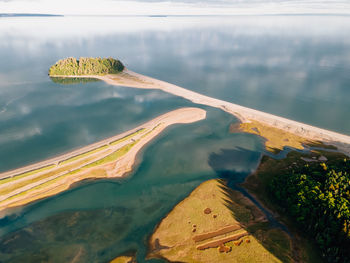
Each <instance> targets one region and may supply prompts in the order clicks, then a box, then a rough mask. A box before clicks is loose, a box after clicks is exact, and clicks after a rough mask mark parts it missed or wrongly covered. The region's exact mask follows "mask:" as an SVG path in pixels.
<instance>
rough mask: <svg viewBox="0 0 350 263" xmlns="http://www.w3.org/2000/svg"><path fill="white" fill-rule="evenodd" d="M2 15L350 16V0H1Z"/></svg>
mask: <svg viewBox="0 0 350 263" xmlns="http://www.w3.org/2000/svg"><path fill="white" fill-rule="evenodd" d="M0 13H45V14H63V15H250V14H350V0H138V1H128V0H0Z"/></svg>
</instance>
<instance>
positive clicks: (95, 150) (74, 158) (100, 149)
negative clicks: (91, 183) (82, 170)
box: [59, 145, 108, 165]
mask: <svg viewBox="0 0 350 263" xmlns="http://www.w3.org/2000/svg"><path fill="white" fill-rule="evenodd" d="M106 148H108V145H103V146H101V147H98V148H96V149H94V150H92V151H88V152H86V153H83V154H79V155H76V156H74V157H72V158H69V159H67V160H64V161H62V162H60V163H59V164H60V165H64V164H67V163H70V162H73V161H76V160H79V159H81V158H84V157H86V156H89V155H91V154H94V153H97V152H99V151H102V150H104V149H106Z"/></svg>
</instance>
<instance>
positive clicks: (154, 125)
mask: <svg viewBox="0 0 350 263" xmlns="http://www.w3.org/2000/svg"><path fill="white" fill-rule="evenodd" d="M205 117H206V112H205V111H204V110H203V109H199V108H181V109H177V110H174V111H171V112H168V113H166V114H163V115H161V116H159V117H157V118H155V119H153V120H151V121H148V122H146V123H144V124H142V125H140V126H138V127H136V128H135V129H132V130H130V131H128V132H125V133H122V134H119V135H117V136H113V137H111V138H108V139H105V140H103V141H100V142H97V143H94V144H91V145H88V146H86V147H83V148H80V149H78V150H76V151H73V152H69V153H67V154H64V155H61V156H58V157H55V158H52V159H49V160H46V161H43V162H40V163H36V164H33V165H29V166H26V167H22V168H19V169H16V170H12V171H8V172H5V173H2V174H0V178H1V180H0V211H1V210H4V209H6V208H8V207H13V206H19V205H23V204H27V203H29V202H31V201H34V200H37V199H41V198H44V197H47V196H50V195H53V194H56V193H59V192H61V191H64V190H66V189H68V188H69V186H70V185H72V184H73V183H75V182H78V181H80V180H83V179H87V178H106V177H120V176H123V175H124V174H126V173H128V172H130V171H131V170H132V166H133V164H134V163H135V159H136V155H137V153H138V152H139V151H140V149H141V148H142V147H143V146H144V145H146V144H147V143H148V142H150V141H151V140H152V139H153V138H154V137H156V136H157V135H158V134H159V133H161V132H162V131H163V130H164V129H165V128H166V127H168V126H169V125H172V124H180V123H192V122H195V121H199V120H202V119H204V118H205Z"/></svg>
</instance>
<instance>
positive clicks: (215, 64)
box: [0, 16, 350, 262]
mask: <svg viewBox="0 0 350 263" xmlns="http://www.w3.org/2000/svg"><path fill="white" fill-rule="evenodd" d="M305 24H307V25H308V27H305V26H304V25H305ZM349 29H350V18H349V17H346V16H344V17H332V16H327V17H317V16H316V17H315V16H313V17H307V16H300V17H294V16H290V17H282V16H272V17H268V16H267V17H225V18H223V17H221V18H220V17H153V18H150V17H124V18H118V17H105V18H103V17H100V18H98V17H96V18H91V17H90V18H86V17H78V18H77V17H65V18H1V19H0V58H1V59H0V171H5V170H7V169H12V168H15V167H18V166H22V165H25V164H28V163H32V162H36V161H39V160H42V159H46V158H49V157H52V156H54V155H57V154H61V153H63V152H67V151H69V150H72V149H74V148H77V147H80V146H83V145H86V144H89V143H92V142H95V141H97V140H101V139H103V138H106V137H109V136H112V135H114V134H118V133H120V132H123V131H126V130H128V129H131V128H134V127H135V126H137V125H139V124H141V123H143V122H145V121H147V120H150V119H152V118H154V117H156V116H158V115H160V114H162V113H165V112H167V111H170V110H172V109H176V108H179V107H182V106H193V105H194V104H192V103H190V102H187V101H186V100H184V99H181V98H177V97H174V96H172V95H169V94H166V93H164V92H161V91H155V90H138V89H131V88H124V87H112V86H109V85H107V84H105V83H103V82H91V83H87V84H76V85H61V84H57V83H54V82H52V81H51V80H50V79H49V78H48V76H47V70H48V68H49V66H50V65H51V64H53V63H54V62H55V61H57V60H58V59H60V58H63V57H67V56H76V57H79V56H101V57H104V56H112V57H117V58H120V59H121V60H122V61H123V62H124V63H125V64H126V66H127V67H128V68H130V69H131V70H134V71H136V72H139V73H142V74H146V75H149V76H152V77H156V78H159V79H162V80H165V81H169V82H171V83H175V84H178V85H180V86H183V87H185V88H188V89H191V90H195V91H198V92H201V93H203V94H206V95H210V96H214V97H216V98H220V99H224V100H227V101H231V102H234V103H238V104H242V105H245V106H248V107H252V108H255V109H259V110H263V111H267V112H271V113H273V114H277V115H281V116H284V117H288V118H292V119H295V120H298V121H302V122H307V123H309V124H312V125H317V126H320V127H323V128H328V129H331V130H335V131H340V132H344V133H346V134H350V123H349V122H347V121H344V120H347V116H348V115H349V113H350V107H349V106H348V98H349V95H350V89H349V82H350V79H349V74H348V73H349V70H350V53H349V52H350V49H349V45H350V37H349V35H348V34H347V32H349ZM203 108H204V109H206V110H207V111H208V118H207V119H206V120H203V121H200V122H197V123H193V124H188V125H174V126H171V127H170V128H168V129H167V130H166V131H165V132H164V133H162V134H161V135H160V136H159V137H157V138H156V139H155V140H154V141H152V142H151V143H150V144H149V145H147V146H146V148H145V149H144V150H143V153H142V154H141V155H139V157H138V159H139V162H138V165H137V167H136V169H135V170H134V172H133V173H132V174H131V175H130V176H129V177H127V178H124V179H115V180H96V181H87V182H82V183H79V184H77V185H75V187H73V188H72V189H70V190H69V191H66V192H64V193H61V194H59V195H56V196H54V197H51V198H47V199H45V200H43V201H39V202H35V203H33V204H31V205H28V206H25V207H24V208H19V209H15V210H11V211H12V213H11V214H10V215H9V216H7V217H5V218H2V219H0V236H1V238H0V258H1V260H3V261H9V262H11V261H12V262H18V261H20V260H22V259H23V258H25V259H26V262H30V261H32V262H38V261H40V260H44V261H45V260H49V259H51V260H53V261H54V262H67V261H69V260H71V259H72V258H73V257H74V256H75V255H77V254H79V255H80V258H79V260H80V261H81V262H96V261H98V262H106V261H108V260H110V259H111V258H113V257H115V256H117V255H119V254H122V253H125V252H128V251H137V255H138V260H139V262H144V261H145V260H144V258H145V255H146V249H147V246H146V242H147V238H148V236H149V235H150V234H151V233H152V230H153V229H154V227H155V226H156V225H157V223H159V221H160V220H161V218H163V217H164V216H165V215H166V214H167V213H168V212H169V211H170V210H171V209H172V207H173V206H174V205H175V204H176V203H177V202H179V201H180V200H182V199H183V198H184V197H186V195H188V194H189V193H190V192H191V191H192V190H193V189H194V188H195V187H196V186H198V185H199V184H200V183H201V182H203V181H205V180H208V179H211V178H218V177H221V176H222V175H220V171H221V170H222V171H229V175H230V179H231V180H232V185H234V184H235V183H236V182H240V181H242V180H243V179H244V178H245V176H246V175H247V174H249V173H250V172H251V171H252V170H254V169H255V168H256V166H257V165H258V161H259V159H260V155H261V153H262V152H263V151H264V150H263V146H262V141H261V140H260V139H259V138H258V137H256V136H253V135H248V134H230V133H229V125H230V124H231V123H233V122H235V121H236V119H235V118H234V117H233V116H231V115H229V114H227V113H225V112H222V111H220V110H218V109H211V108H208V107H203ZM215 156H220V158H215ZM13 237H16V239H13Z"/></svg>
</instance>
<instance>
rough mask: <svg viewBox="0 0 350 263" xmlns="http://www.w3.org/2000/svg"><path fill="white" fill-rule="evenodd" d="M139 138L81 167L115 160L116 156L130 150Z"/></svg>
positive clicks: (118, 156)
mask: <svg viewBox="0 0 350 263" xmlns="http://www.w3.org/2000/svg"><path fill="white" fill-rule="evenodd" d="M138 141H139V140H137V141H134V142H131V143H129V144H127V145H124V146H123V147H121V148H120V149H118V150H116V151H115V152H113V153H111V154H109V155H107V156H106V157H104V158H102V159H99V160H97V161H95V162H92V163H90V164H88V165H86V166H84V167H83V168H91V167H95V166H98V165H102V164H106V163H110V162H113V161H115V160H117V159H118V158H120V157H122V156H123V155H125V154H126V153H127V152H128V151H130V149H131V148H132V147H133V146H134V145H135V144H136V143H138Z"/></svg>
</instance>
